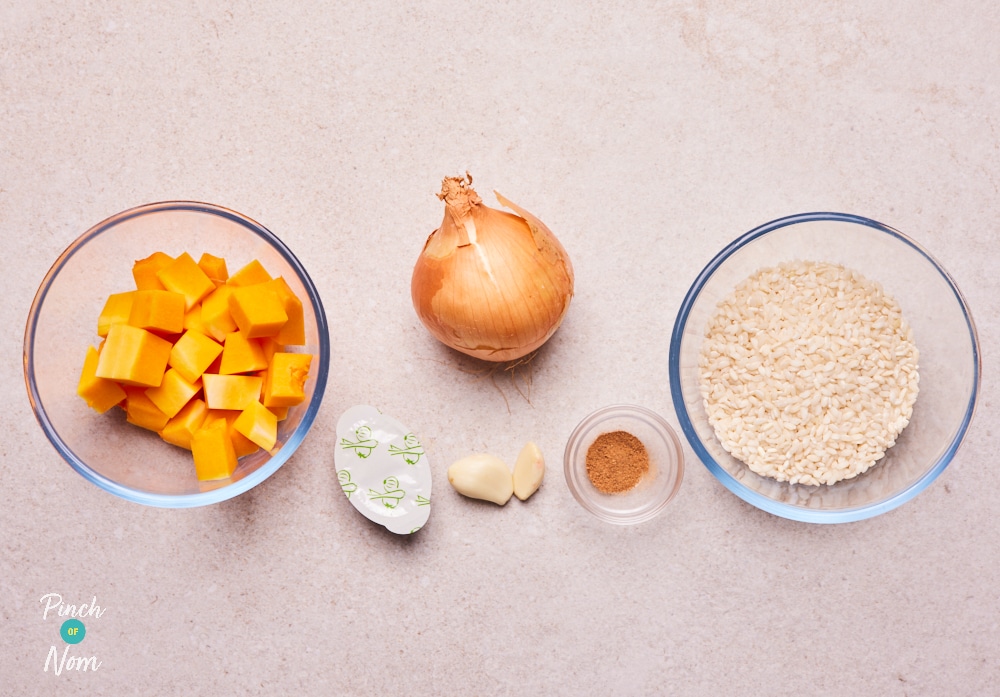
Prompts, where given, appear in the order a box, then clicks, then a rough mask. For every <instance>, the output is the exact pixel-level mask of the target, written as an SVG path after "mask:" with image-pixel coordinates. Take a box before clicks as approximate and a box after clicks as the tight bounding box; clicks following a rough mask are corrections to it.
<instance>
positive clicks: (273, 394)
mask: <svg viewBox="0 0 1000 697" xmlns="http://www.w3.org/2000/svg"><path fill="white" fill-rule="evenodd" d="M311 363H312V355H310V354H308V353H285V352H280V351H279V352H278V353H275V354H274V356H273V357H272V358H271V365H269V366H268V367H267V372H266V374H265V378H264V395H263V403H264V406H265V407H294V406H295V405H296V404H301V403H302V401H303V400H305V398H306V394H305V384H306V380H307V379H308V377H309V366H310V365H311Z"/></svg>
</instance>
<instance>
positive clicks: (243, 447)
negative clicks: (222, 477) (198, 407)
mask: <svg viewBox="0 0 1000 697" xmlns="http://www.w3.org/2000/svg"><path fill="white" fill-rule="evenodd" d="M241 413H242V412H239V411H230V410H224V409H209V411H208V416H207V417H206V419H205V423H206V424H211V423H213V422H214V421H216V420H218V419H222V420H223V421H225V422H226V428H227V429H229V431H228V432H229V440H231V441H232V442H233V450H235V451H236V457H238V458H239V457H243V456H244V455H252V454H253V453H255V452H257V451H258V450H260V446H259V445H257V444H256V443H254V442H253V441H252V440H250V439H249V438H247V437H246V436H244V435H243V434H242V433H240V432H239V431H237V430H236V428H235V427H234V424H235V423H236V419H237V418H239V415H240V414H241Z"/></svg>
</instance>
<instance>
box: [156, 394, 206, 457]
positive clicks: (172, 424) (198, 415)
mask: <svg viewBox="0 0 1000 697" xmlns="http://www.w3.org/2000/svg"><path fill="white" fill-rule="evenodd" d="M207 414H208V407H207V406H205V402H204V400H201V399H197V398H195V399H192V400H191V401H190V402H188V403H187V404H185V405H184V408H183V409H181V410H180V411H179V412H177V415H176V416H174V417H173V418H172V419H170V420H169V421H167V424H166V425H165V426H164V427H163V429H162V430H160V438H162V439H163V440H165V441H167V442H168V443H170V444H172V445H176V446H179V447H181V448H185V449H187V450H190V449H191V438H192V437H193V436H194V432H195V431H197V430H198V429H199V428H201V425H202V423H204V421H205V416H206V415H207Z"/></svg>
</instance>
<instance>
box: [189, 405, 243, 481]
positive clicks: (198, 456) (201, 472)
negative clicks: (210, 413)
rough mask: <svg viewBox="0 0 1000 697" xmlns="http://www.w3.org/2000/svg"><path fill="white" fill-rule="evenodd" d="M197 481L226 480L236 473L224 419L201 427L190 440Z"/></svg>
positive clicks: (233, 453) (234, 460) (234, 456)
mask: <svg viewBox="0 0 1000 697" xmlns="http://www.w3.org/2000/svg"><path fill="white" fill-rule="evenodd" d="M191 452H192V454H193V455H194V469H195V472H196V473H197V476H198V479H201V480H210V479H227V478H228V477H231V476H232V475H233V472H235V471H236V464H237V462H236V450H235V449H234V448H233V441H232V440H231V439H230V438H229V428H228V426H227V424H226V421H225V419H223V420H219V421H215V422H213V423H212V424H211V425H209V426H202V427H201V428H199V429H198V430H197V431H195V432H194V436H192V438H191Z"/></svg>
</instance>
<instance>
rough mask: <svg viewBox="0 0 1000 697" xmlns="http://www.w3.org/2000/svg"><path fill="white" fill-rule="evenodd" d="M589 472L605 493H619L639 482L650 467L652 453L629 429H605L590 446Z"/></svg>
mask: <svg viewBox="0 0 1000 697" xmlns="http://www.w3.org/2000/svg"><path fill="white" fill-rule="evenodd" d="M586 462H587V476H588V477H589V478H590V483H591V484H593V485H594V487H595V488H597V490H598V491H601V492H603V493H605V494H619V493H622V492H624V491H628V490H630V489H632V488H634V487H635V485H636V484H638V483H639V480H641V479H642V478H643V476H644V475H645V474H646V472H648V471H649V453H647V452H646V446H645V445H643V444H642V441H641V440H639V439H638V438H636V437H635V436H633V435H632V434H631V433H628V432H627V431H611V432H610V433H602V434H601V435H599V436H598V437H597V439H596V440H595V441H594V442H593V443H592V444H591V446H590V447H589V448H587V461H586Z"/></svg>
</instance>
